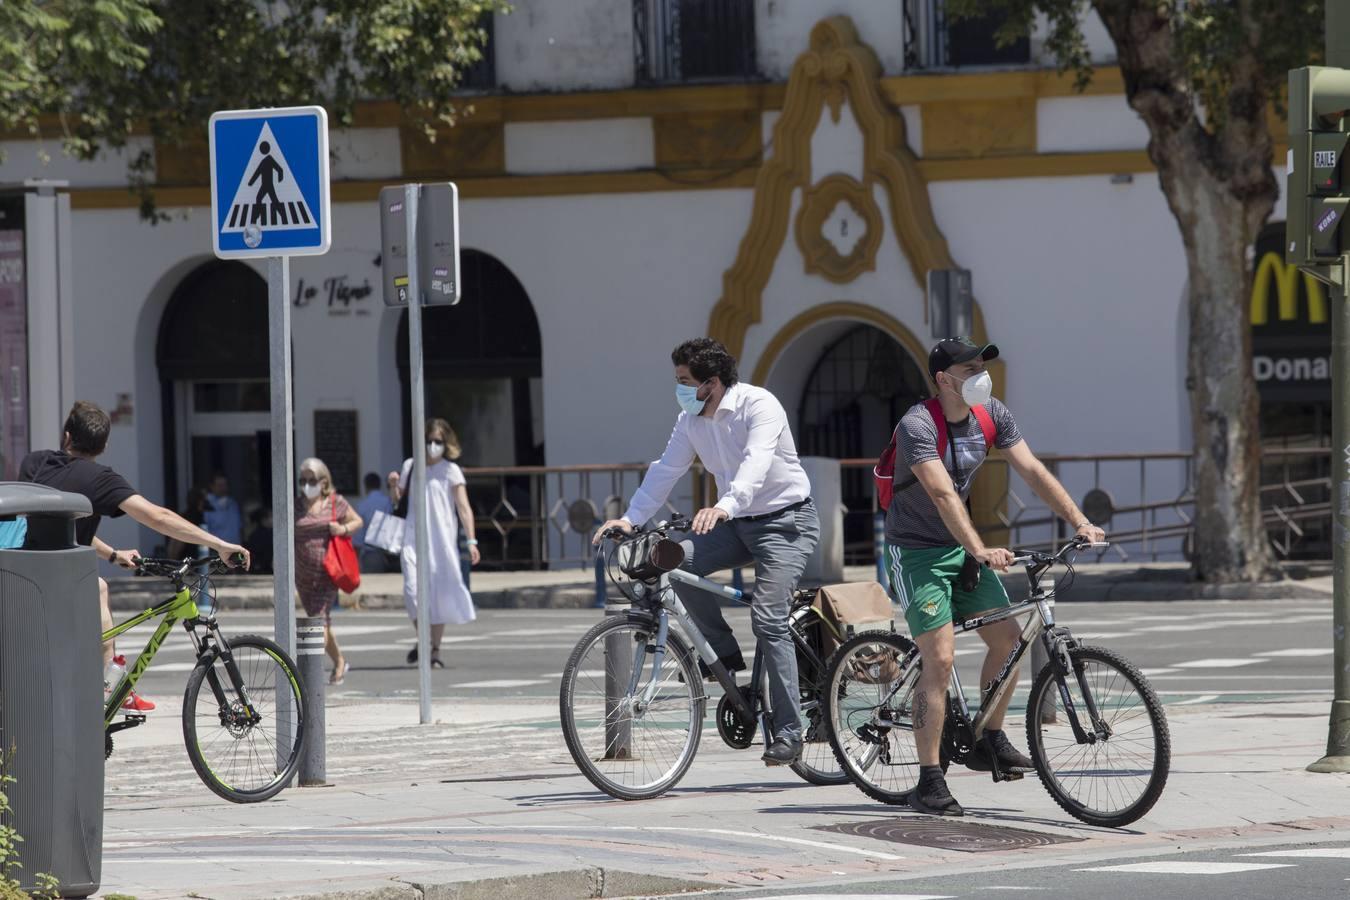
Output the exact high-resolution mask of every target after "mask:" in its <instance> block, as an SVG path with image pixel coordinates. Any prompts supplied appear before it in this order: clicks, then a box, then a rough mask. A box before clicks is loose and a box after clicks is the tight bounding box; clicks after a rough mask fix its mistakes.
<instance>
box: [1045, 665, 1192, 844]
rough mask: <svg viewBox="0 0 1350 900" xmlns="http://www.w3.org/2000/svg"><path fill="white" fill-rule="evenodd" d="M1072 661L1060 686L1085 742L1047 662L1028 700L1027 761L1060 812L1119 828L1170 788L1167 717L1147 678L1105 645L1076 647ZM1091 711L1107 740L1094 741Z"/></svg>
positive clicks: (1151, 806)
mask: <svg viewBox="0 0 1350 900" xmlns="http://www.w3.org/2000/svg"><path fill="white" fill-rule="evenodd" d="M1069 658H1070V659H1071V660H1072V662H1073V667H1074V672H1071V673H1069V675H1068V676H1066V677H1065V679H1064V685H1065V687H1066V688H1067V689H1068V693H1069V699H1070V702H1071V703H1072V705H1073V710H1074V712H1075V713H1076V715H1077V717H1078V723H1079V725H1081V726H1082V729H1083V731H1085V732H1087V733H1088V737H1089V738H1090V740H1089V741H1088V742H1086V743H1079V741H1078V740H1077V739H1076V737H1075V736H1074V733H1073V729H1072V727H1071V725H1070V720H1069V713H1068V712H1067V710H1066V708H1065V705H1064V699H1063V697H1062V696H1061V694H1060V686H1059V681H1058V680H1057V679H1056V678H1055V667H1054V663H1053V662H1051V663H1050V664H1049V665H1047V666H1046V667H1045V668H1043V669H1041V671H1040V673H1039V674H1038V675H1037V676H1036V681H1035V682H1034V683H1033V684H1032V686H1031V695H1030V696H1029V697H1028V698H1027V744H1028V745H1029V749H1030V751H1031V758H1032V760H1034V761H1035V763H1036V771H1037V773H1039V775H1040V778H1041V783H1042V784H1043V785H1045V789H1046V790H1047V791H1049V792H1050V796H1051V797H1052V798H1053V799H1054V801H1055V802H1056V803H1058V804H1059V806H1060V808H1061V809H1063V810H1064V811H1065V812H1067V813H1068V814H1069V815H1071V816H1073V817H1074V818H1075V819H1078V820H1079V821H1081V822H1086V823H1087V824H1089V825H1102V826H1106V827H1110V828H1119V827H1121V826H1123V825H1128V824H1129V823H1131V822H1133V821H1135V820H1136V819H1138V818H1140V817H1141V816H1143V815H1144V814H1146V813H1147V812H1148V811H1149V810H1150V809H1152V808H1153V804H1154V803H1156V802H1158V797H1160V796H1161V795H1162V792H1163V787H1164V786H1166V784H1167V773H1168V769H1169V767H1170V765H1171V755H1172V741H1171V736H1170V735H1169V734H1168V730H1167V718H1166V716H1165V715H1164V713H1163V707H1162V703H1161V702H1160V701H1159V700H1158V697H1157V695H1156V694H1154V693H1153V688H1152V687H1150V686H1149V683H1148V681H1147V679H1145V678H1144V676H1143V675H1142V674H1141V673H1140V672H1139V670H1138V669H1136V668H1135V667H1134V665H1133V664H1131V663H1130V662H1129V661H1128V660H1126V659H1125V658H1124V657H1122V656H1120V655H1119V654H1117V653H1114V652H1113V651H1111V650H1107V649H1105V648H1103V647H1076V648H1074V649H1072V650H1070V651H1069ZM1084 689H1086V692H1087V693H1086V695H1085V693H1084ZM1089 700H1090V701H1091V702H1090V703H1089ZM1094 708H1095V709H1096V710H1097V712H1098V714H1099V717H1100V718H1099V721H1100V723H1101V725H1102V726H1103V727H1104V729H1105V731H1106V734H1107V736H1106V738H1105V739H1092V738H1093V730H1094V726H1093V721H1092V718H1091V713H1090V712H1089V710H1090V709H1094ZM1047 720H1049V722H1048V724H1047Z"/></svg>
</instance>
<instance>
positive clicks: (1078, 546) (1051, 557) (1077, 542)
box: [1013, 535, 1111, 566]
mask: <svg viewBox="0 0 1350 900" xmlns="http://www.w3.org/2000/svg"><path fill="white" fill-rule="evenodd" d="M1109 546H1111V542H1110V541H1089V540H1087V539H1086V538H1084V537H1083V536H1082V535H1077V536H1075V537H1073V538H1072V539H1071V540H1070V541H1069V542H1068V543H1067V544H1065V545H1064V546H1063V547H1060V548H1059V551H1058V552H1057V553H1041V552H1040V551H1038V550H1026V551H1023V552H1022V553H1019V554H1017V555H1015V556H1013V565H1015V566H1022V565H1027V566H1034V565H1047V566H1048V565H1054V564H1055V563H1057V562H1063V561H1064V558H1065V556H1066V554H1068V553H1070V552H1073V553H1077V552H1079V551H1081V550H1104V549H1106V548H1107V547H1109Z"/></svg>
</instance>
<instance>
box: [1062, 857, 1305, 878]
mask: <svg viewBox="0 0 1350 900" xmlns="http://www.w3.org/2000/svg"><path fill="white" fill-rule="evenodd" d="M1293 867H1294V864H1293V863H1233V862H1184V861H1182V860H1173V861H1166V860H1164V861H1160V862H1142V863H1129V864H1128V865H1124V866H1095V867H1093V868H1091V869H1074V871H1075V872H1138V873H1140V874H1147V875H1233V874H1236V873H1237V872H1255V871H1259V870H1260V869H1290V868H1293Z"/></svg>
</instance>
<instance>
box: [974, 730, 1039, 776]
mask: <svg viewBox="0 0 1350 900" xmlns="http://www.w3.org/2000/svg"><path fill="white" fill-rule="evenodd" d="M988 735H989V739H990V740H991V741H993V742H994V750H995V751H997V752H998V767H999V768H1000V769H1002V770H1003V771H1004V772H1018V773H1025V772H1034V771H1036V766H1035V764H1034V763H1032V761H1031V760H1030V758H1028V757H1027V755H1026V754H1025V753H1023V752H1022V751H1020V750H1018V749H1017V748H1016V747H1014V746H1013V745H1012V741H1010V740H1008V735H1007V734H1005V733H1004V732H1002V731H990V732H988ZM966 768H967V769H971V770H972V771H975V772H992V771H994V766H993V764H992V763H991V762H990V761H989V751H987V750H986V749H985V748H984V742H983V741H981V742H980V743H978V744H976V745H975V747H974V749H972V750H971V751H970V752H969V753H967V754H966Z"/></svg>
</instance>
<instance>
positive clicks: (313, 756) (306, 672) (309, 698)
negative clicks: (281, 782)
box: [295, 618, 328, 787]
mask: <svg viewBox="0 0 1350 900" xmlns="http://www.w3.org/2000/svg"><path fill="white" fill-rule="evenodd" d="M323 644H324V639H323V619H321V618H314V619H303V618H302V619H296V620H295V655H296V665H298V666H299V667H300V681H301V684H302V685H303V689H304V692H305V713H306V717H307V720H306V722H305V752H304V755H302V756H301V757H300V786H301V787H322V786H324V785H326V784H327V783H328V779H327V752H326V750H325V747H324V743H325V741H326V738H325V736H324V730H325V728H324V693H325V691H324V685H325V684H326V683H327V680H326V678H325V677H324V673H323V660H324V652H323Z"/></svg>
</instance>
